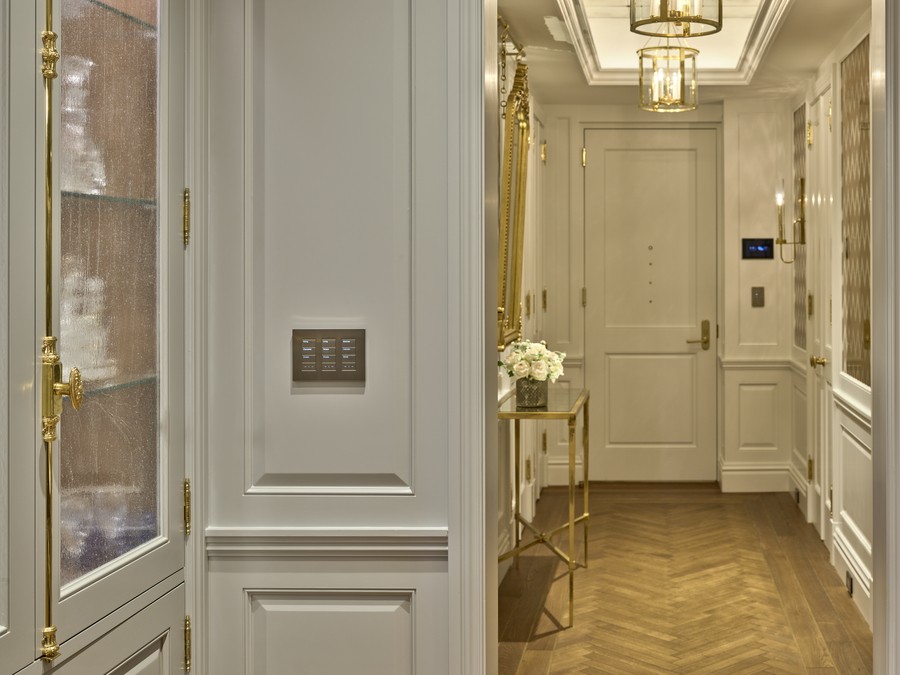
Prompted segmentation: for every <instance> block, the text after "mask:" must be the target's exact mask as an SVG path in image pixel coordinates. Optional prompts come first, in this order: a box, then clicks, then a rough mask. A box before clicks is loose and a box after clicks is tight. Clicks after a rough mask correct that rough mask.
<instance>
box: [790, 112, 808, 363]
mask: <svg viewBox="0 0 900 675" xmlns="http://www.w3.org/2000/svg"><path fill="white" fill-rule="evenodd" d="M801 179H803V180H806V106H805V105H802V106H800V107H799V108H797V110H795V111H794V215H793V218H797V217H798V216H799V215H800V214H799V204H798V202H797V200H798V199H799V198H800V180H801ZM796 256H797V257H796V260H795V261H794V344H795V345H797V347H799V348H800V349H806V246H797V247H796Z"/></svg>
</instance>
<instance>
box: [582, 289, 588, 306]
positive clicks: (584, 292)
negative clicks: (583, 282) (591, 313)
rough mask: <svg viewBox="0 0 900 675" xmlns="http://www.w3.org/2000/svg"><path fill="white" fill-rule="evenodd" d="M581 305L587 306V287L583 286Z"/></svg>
mask: <svg viewBox="0 0 900 675" xmlns="http://www.w3.org/2000/svg"><path fill="white" fill-rule="evenodd" d="M581 306H582V307H587V288H586V287H584V286H582V287H581Z"/></svg>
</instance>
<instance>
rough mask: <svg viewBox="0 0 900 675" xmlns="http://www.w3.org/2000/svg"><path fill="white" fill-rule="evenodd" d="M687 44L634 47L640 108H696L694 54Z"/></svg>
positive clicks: (676, 110) (695, 53)
mask: <svg viewBox="0 0 900 675" xmlns="http://www.w3.org/2000/svg"><path fill="white" fill-rule="evenodd" d="M663 1H664V0H663ZM699 53H700V52H699V51H697V50H696V49H692V48H691V47H684V46H681V45H670V44H669V42H668V40H667V41H666V44H665V45H659V46H656V47H644V48H643V49H639V50H638V60H639V67H640V77H641V79H640V87H641V103H640V106H641V109H642V110H648V111H650V112H686V111H688V110H694V109H696V108H697V54H699Z"/></svg>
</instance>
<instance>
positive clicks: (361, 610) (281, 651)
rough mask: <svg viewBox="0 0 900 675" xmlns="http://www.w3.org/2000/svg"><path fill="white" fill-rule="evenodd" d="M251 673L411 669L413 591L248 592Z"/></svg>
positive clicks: (380, 674) (393, 673) (390, 674)
mask: <svg viewBox="0 0 900 675" xmlns="http://www.w3.org/2000/svg"><path fill="white" fill-rule="evenodd" d="M248 601H249V628H250V634H249V644H248V651H249V655H248V656H249V660H250V663H251V668H250V672H249V673H248V675H283V674H284V673H310V674H313V673H366V675H404V674H405V673H409V674H411V673H412V672H413V665H412V664H413V647H414V641H413V621H412V593H409V592H396V593H395V592H381V591H346V592H327V591H322V592H319V591H302V590H298V591H279V592H259V593H250V594H249V596H248Z"/></svg>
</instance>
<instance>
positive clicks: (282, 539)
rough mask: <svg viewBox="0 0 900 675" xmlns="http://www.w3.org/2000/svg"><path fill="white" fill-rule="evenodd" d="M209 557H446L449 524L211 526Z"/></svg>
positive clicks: (208, 545) (391, 558) (406, 558)
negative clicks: (309, 526) (401, 526)
mask: <svg viewBox="0 0 900 675" xmlns="http://www.w3.org/2000/svg"><path fill="white" fill-rule="evenodd" d="M206 551H207V556H208V557H209V558H210V559H211V560H212V559H217V558H242V559H269V558H291V559H328V560H360V559H364V560H429V561H431V560H447V556H448V530H447V528H379V527H372V528H253V527H235V528H225V527H210V528H207V530H206Z"/></svg>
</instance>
